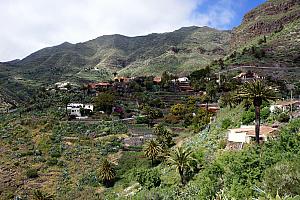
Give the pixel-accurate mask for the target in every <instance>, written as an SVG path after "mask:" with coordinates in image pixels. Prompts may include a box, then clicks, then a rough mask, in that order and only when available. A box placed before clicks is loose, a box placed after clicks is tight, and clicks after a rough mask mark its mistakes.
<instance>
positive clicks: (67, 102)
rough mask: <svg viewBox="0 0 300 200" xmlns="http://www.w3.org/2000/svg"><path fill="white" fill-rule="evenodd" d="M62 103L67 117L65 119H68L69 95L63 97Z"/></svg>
mask: <svg viewBox="0 0 300 200" xmlns="http://www.w3.org/2000/svg"><path fill="white" fill-rule="evenodd" d="M62 101H63V104H64V106H65V109H66V117H67V119H68V116H69V115H68V104H69V103H70V97H69V96H65V97H64V98H63V100H62Z"/></svg>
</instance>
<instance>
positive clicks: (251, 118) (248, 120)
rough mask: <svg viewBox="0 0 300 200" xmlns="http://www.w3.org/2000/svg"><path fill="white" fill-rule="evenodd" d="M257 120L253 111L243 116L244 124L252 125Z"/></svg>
mask: <svg viewBox="0 0 300 200" xmlns="http://www.w3.org/2000/svg"><path fill="white" fill-rule="evenodd" d="M254 120H255V113H254V112H253V111H251V110H249V111H246V112H244V113H243V115H242V123H243V124H251V123H252V122H253V121H254Z"/></svg>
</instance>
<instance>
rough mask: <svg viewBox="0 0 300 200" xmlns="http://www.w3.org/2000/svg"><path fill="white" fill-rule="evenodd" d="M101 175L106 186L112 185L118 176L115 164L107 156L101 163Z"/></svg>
mask: <svg viewBox="0 0 300 200" xmlns="http://www.w3.org/2000/svg"><path fill="white" fill-rule="evenodd" d="M99 175H100V178H101V180H102V181H103V183H104V185H105V186H106V187H109V186H111V184H112V182H113V180H114V178H115V176H116V172H115V169H114V168H113V164H112V163H111V162H110V161H109V160H107V159H106V158H104V159H103V160H102V162H101V163H100V167H99Z"/></svg>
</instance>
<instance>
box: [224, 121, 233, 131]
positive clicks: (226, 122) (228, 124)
mask: <svg viewBox="0 0 300 200" xmlns="http://www.w3.org/2000/svg"><path fill="white" fill-rule="evenodd" d="M232 123H233V122H232V120H231V119H229V118H225V119H224V120H223V121H222V128H223V129H227V128H228V127H229V126H230V125H232Z"/></svg>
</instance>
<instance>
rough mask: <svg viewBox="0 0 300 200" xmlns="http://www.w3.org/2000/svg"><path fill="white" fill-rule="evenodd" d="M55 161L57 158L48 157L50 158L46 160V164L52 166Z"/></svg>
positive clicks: (56, 161)
mask: <svg viewBox="0 0 300 200" xmlns="http://www.w3.org/2000/svg"><path fill="white" fill-rule="evenodd" d="M57 163H58V160H57V158H50V159H49V160H48V161H47V164H48V165H49V166H54V165H56V164H57Z"/></svg>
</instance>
